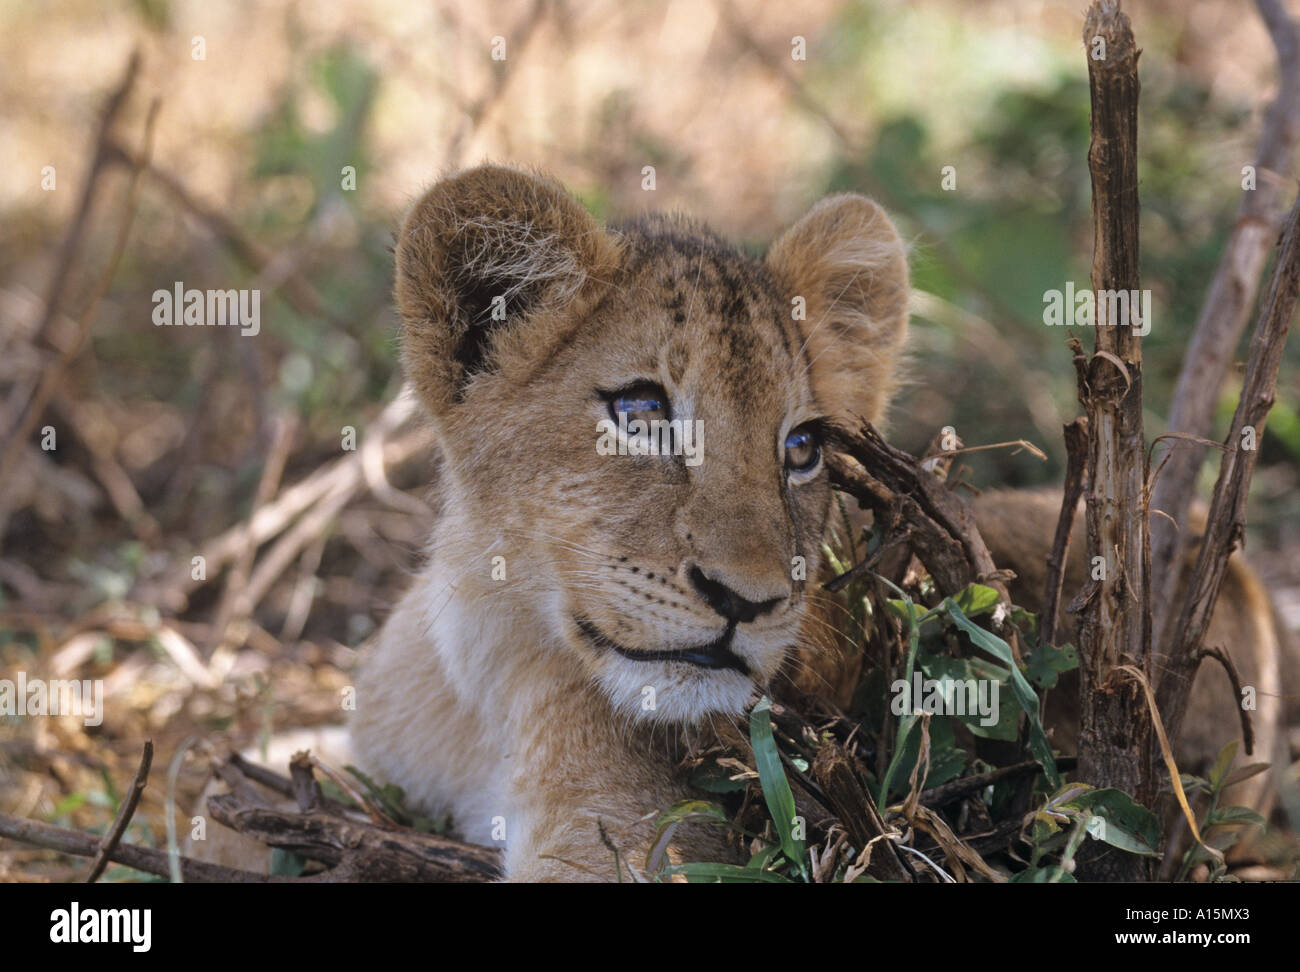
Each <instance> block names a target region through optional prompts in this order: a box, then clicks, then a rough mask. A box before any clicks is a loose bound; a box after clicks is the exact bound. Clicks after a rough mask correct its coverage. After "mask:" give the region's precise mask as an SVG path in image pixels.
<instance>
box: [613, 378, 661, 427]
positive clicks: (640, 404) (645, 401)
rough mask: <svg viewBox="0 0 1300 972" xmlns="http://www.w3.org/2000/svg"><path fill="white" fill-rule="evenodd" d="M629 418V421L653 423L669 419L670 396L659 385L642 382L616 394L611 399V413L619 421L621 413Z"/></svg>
mask: <svg viewBox="0 0 1300 972" xmlns="http://www.w3.org/2000/svg"><path fill="white" fill-rule="evenodd" d="M620 412H622V413H623V414H625V415H626V416H627V421H628V422H629V423H630V422H635V421H637V420H638V419H639V420H640V421H642V422H652V421H654V420H655V419H667V418H668V417H669V416H668V395H667V394H666V393H665V392H664V390H663V389H662V388H660V387H659V386H658V385H655V384H652V383H650V382H642V383H641V384H638V385H633V386H632V387H631V388H626V389H624V390H623V391H619V392H614V394H612V395H611V396H610V398H609V413H610V416H611V417H612V418H613V419H614V421H618V416H619V413H620Z"/></svg>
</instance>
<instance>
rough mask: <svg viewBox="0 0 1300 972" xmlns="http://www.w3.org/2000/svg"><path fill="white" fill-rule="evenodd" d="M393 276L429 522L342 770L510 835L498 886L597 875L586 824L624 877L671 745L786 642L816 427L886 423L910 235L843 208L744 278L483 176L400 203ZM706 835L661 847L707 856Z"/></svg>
mask: <svg viewBox="0 0 1300 972" xmlns="http://www.w3.org/2000/svg"><path fill="white" fill-rule="evenodd" d="M396 262H397V288H396V289H397V303H398V307H399V310H400V312H401V317H402V357H403V362H404V365H405V368H406V372H407V376H408V378H409V380H410V382H411V383H412V384H413V385H414V387H415V389H416V391H417V393H418V394H419V397H420V399H421V400H422V402H423V404H424V406H425V408H426V409H427V412H428V415H429V418H430V421H431V423H432V427H433V431H434V435H435V439H436V442H437V447H438V449H439V452H440V454H441V458H442V473H441V477H440V483H439V496H438V500H439V504H440V515H439V518H438V521H437V525H436V527H435V528H434V532H433V536H432V538H431V541H430V544H429V549H428V562H427V564H426V565H425V566H424V567H423V569H422V570H421V571H420V573H419V576H418V578H417V579H416V581H415V583H414V584H413V586H412V588H411V590H410V592H409V593H408V594H407V595H406V596H405V597H404V598H403V599H402V600H401V602H400V603H399V604H398V606H397V607H396V609H395V612H394V614H393V615H392V617H391V618H390V619H389V620H388V622H387V624H386V625H385V626H384V628H383V630H382V632H381V633H380V635H379V638H378V644H377V646H376V648H375V651H374V654H373V655H372V656H371V657H370V658H369V659H368V660H367V661H366V663H365V664H364V666H363V670H362V673H361V676H360V679H359V682H358V686H357V712H356V715H355V717H354V721H353V723H352V744H353V747H354V749H355V755H356V758H357V760H358V762H359V763H360V765H361V766H363V767H365V768H366V769H367V770H368V771H369V770H373V771H375V772H377V773H378V774H379V775H380V776H382V777H384V778H386V779H387V780H389V781H391V782H395V783H397V784H399V785H401V786H402V787H403V788H404V789H405V790H406V792H407V794H408V796H409V797H410V798H411V800H412V801H413V802H414V803H415V804H418V805H420V806H422V807H424V808H426V809H427V810H428V811H430V812H433V813H444V812H450V813H451V814H452V818H453V820H454V822H455V825H456V827H457V829H458V830H459V831H460V832H461V833H462V834H463V835H464V836H465V837H466V838H467V839H469V840H472V841H476V842H482V843H493V842H494V841H500V840H502V839H504V843H505V868H506V873H507V877H508V878H510V879H513V880H537V879H558V880H581V879H590V878H598V879H613V878H615V876H616V870H615V858H614V854H613V853H612V852H611V851H610V850H609V848H608V847H607V846H606V843H605V840H604V839H602V835H601V829H602V828H603V829H604V831H605V834H606V835H607V837H608V839H609V840H610V842H611V843H613V844H615V845H616V846H619V847H620V848H621V849H623V850H624V851H626V852H627V853H628V858H629V859H630V860H633V861H635V860H642V861H643V860H644V859H645V858H644V854H645V850H646V843H647V841H648V840H649V839H650V837H651V836H652V834H653V829H652V827H651V825H650V823H649V822H648V821H646V820H645V819H644V817H645V815H646V814H648V813H651V812H653V811H655V810H658V809H661V808H665V807H667V806H669V805H671V804H672V803H674V802H676V801H678V800H680V799H683V798H685V797H687V796H690V795H691V794H690V790H689V788H688V786H687V784H686V782H685V780H684V779H681V778H679V776H678V774H677V771H676V763H677V759H676V758H675V757H679V756H680V754H681V752H682V751H683V750H682V745H683V744H684V743H685V742H687V741H688V739H687V737H688V736H690V735H691V734H692V733H693V732H695V731H696V730H701V729H704V728H706V727H707V726H708V725H709V722H710V720H711V719H712V718H714V717H719V716H733V715H735V714H737V713H740V712H741V711H742V710H743V708H744V706H745V704H746V703H747V702H748V701H750V700H751V699H752V697H753V696H754V695H755V693H756V692H757V691H759V690H761V689H763V688H764V687H765V686H766V685H767V684H768V682H769V680H770V679H772V677H773V676H774V675H775V674H776V672H777V670H778V669H779V668H780V667H781V665H782V663H783V662H784V661H785V659H786V657H787V655H788V654H789V652H790V651H791V649H792V647H793V646H794V645H795V642H796V638H797V636H798V633H799V629H800V625H801V622H802V621H803V619H804V617H805V613H806V611H807V604H808V586H807V582H806V581H805V580H803V579H802V578H805V577H806V578H816V577H817V574H818V566H819V563H820V559H821V553H820V546H821V542H822V534H823V527H824V525H825V521H826V516H827V510H828V506H829V503H830V499H831V489H830V485H829V483H828V480H827V473H826V470H825V468H824V465H823V462H822V452H821V436H822V429H823V427H824V426H825V424H826V423H827V422H834V421H840V422H847V421H849V420H850V419H851V418H852V417H853V416H863V417H866V418H869V419H872V420H879V419H880V417H881V413H882V411H883V409H884V406H885V403H886V401H887V399H888V397H889V394H890V391H891V389H892V388H893V386H894V383H895V377H894V376H895V372H896V368H895V359H896V356H897V355H898V352H899V348H900V345H901V344H902V342H903V337H904V332H905V329H906V321H907V292H908V291H907V263H906V260H905V258H904V248H903V244H902V241H901V240H900V239H899V236H898V233H897V232H896V231H895V229H894V226H893V224H892V223H891V222H890V220H889V218H888V217H887V216H886V215H885V213H884V212H883V210H881V209H880V207H879V206H877V205H876V204H875V203H873V202H871V201H870V200H868V199H865V198H863V197H861V196H855V195H841V196H834V197H832V198H829V199H825V200H823V201H822V202H820V203H819V204H818V205H816V206H815V207H814V208H813V209H812V211H811V212H809V213H808V214H807V215H806V216H804V217H803V218H802V219H801V220H800V221H799V222H798V223H796V224H795V225H794V226H793V227H792V228H790V229H789V230H788V231H787V232H786V233H785V234H784V235H783V236H782V237H781V238H780V239H779V240H777V241H776V243H775V244H774V245H773V246H772V248H771V250H770V252H769V253H768V255H767V257H766V258H765V259H763V260H761V261H760V260H754V259H751V258H749V257H746V256H743V255H741V254H740V253H739V252H737V251H736V250H734V249H732V248H731V247H730V246H728V245H727V244H725V243H724V242H723V241H722V240H720V239H718V238H717V237H716V236H714V235H713V234H712V233H710V232H709V231H708V230H706V229H705V228H703V227H702V226H699V225H696V224H693V223H690V222H687V221H684V220H680V219H668V218H663V217H647V218H645V219H642V220H638V221H635V222H632V223H629V224H626V225H622V226H618V227H615V228H608V229H607V228H604V227H602V226H600V225H599V224H597V222H596V221H595V220H594V219H593V218H592V217H591V216H590V215H589V214H588V213H587V212H586V210H585V209H584V208H583V207H582V206H581V205H579V204H578V203H577V202H576V201H575V200H574V199H573V198H571V197H570V196H569V195H567V194H566V193H565V192H564V191H563V190H562V189H561V188H560V187H559V186H558V185H556V184H555V183H553V182H551V181H549V180H547V179H545V178H541V177H538V176H535V175H532V174H529V173H525V172H521V171H518V170H515V169H510V168H503V167H499V166H484V167H481V168H477V169H472V170H469V171H466V172H463V173H461V174H459V175H456V176H454V177H451V178H448V179H446V180H444V181H442V182H440V183H438V184H437V185H435V186H434V187H433V188H432V189H431V190H429V192H428V193H427V194H426V195H425V196H424V198H423V199H421V200H420V201H419V202H418V203H417V204H416V206H415V207H414V209H413V210H412V211H411V212H410V214H409V215H408V216H407V218H406V220H405V223H404V225H403V227H402V230H401V234H400V238H399V241H398V244H397V259H396ZM688 435H689V436H690V439H691V441H690V442H689V443H687V442H686V441H685V440H686V439H687V437H688ZM687 445H689V446H690V448H689V449H687V448H686V446H687ZM679 446H680V448H679ZM719 829H720V828H710V827H703V826H701V827H696V828H685V827H684V828H682V829H681V830H680V831H679V834H680V839H679V840H678V841H677V843H676V845H675V846H673V847H672V848H670V852H669V853H670V856H671V857H672V858H678V857H679V855H680V856H682V857H685V858H688V859H715V860H716V859H718V856H719V855H720V854H724V853H726V852H725V850H724V849H723V847H722V844H721V841H720V837H719V836H718V833H717V831H718V830H719ZM497 846H499V844H498V845H497ZM638 853H639V854H640V857H638V856H637V855H638ZM625 876H626V875H625Z"/></svg>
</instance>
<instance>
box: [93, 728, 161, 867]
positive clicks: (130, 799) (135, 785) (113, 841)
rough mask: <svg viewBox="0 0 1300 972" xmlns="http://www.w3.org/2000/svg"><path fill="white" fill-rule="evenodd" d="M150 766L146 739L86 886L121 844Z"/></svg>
mask: <svg viewBox="0 0 1300 972" xmlns="http://www.w3.org/2000/svg"><path fill="white" fill-rule="evenodd" d="M152 765H153V740H152V739H146V740H145V744H144V751H143V752H142V753H141V754H140V766H139V767H138V768H137V769H136V771H135V778H134V779H132V780H131V789H130V790H129V791H127V795H126V799H125V800H123V801H122V807H121V809H120V810H118V812H117V819H116V820H114V821H113V826H112V827H110V828H109V829H108V833H107V834H106V835H105V836H104V840H103V842H102V843H101V844H100V847H99V853H98V854H96V855H95V861H94V863H93V864H91V865H90V872H89V873H88V874H87V875H86V883H87V884H94V883H95V882H96V881H98V880H99V878H100V875H102V874H103V873H104V868H106V867H108V860H109V857H110V856H111V855H112V853H113V850H114V849H115V848H116V847H117V845H118V844H120V843H121V842H122V835H123V834H124V833H126V828H127V826H128V825H129V824H130V823H131V818H132V817H133V816H135V808H136V807H138V806H139V805H140V797H141V795H142V794H143V793H144V788H145V785H146V784H147V783H148V782H149V768H150V767H151V766H152Z"/></svg>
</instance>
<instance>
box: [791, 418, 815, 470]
mask: <svg viewBox="0 0 1300 972" xmlns="http://www.w3.org/2000/svg"><path fill="white" fill-rule="evenodd" d="M821 457H822V448H821V443H819V442H818V441H817V433H816V431H815V430H813V429H811V428H809V427H807V426H803V427H801V428H797V429H793V430H791V432H790V434H789V435H787V436H786V437H785V468H786V469H788V470H789V471H790V472H808V471H809V470H810V469H812V468H814V467H815V466H816V465H817V463H818V462H820V461H821Z"/></svg>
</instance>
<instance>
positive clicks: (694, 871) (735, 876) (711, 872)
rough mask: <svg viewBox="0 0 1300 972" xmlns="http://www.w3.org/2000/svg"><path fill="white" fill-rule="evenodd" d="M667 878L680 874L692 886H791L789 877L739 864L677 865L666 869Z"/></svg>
mask: <svg viewBox="0 0 1300 972" xmlns="http://www.w3.org/2000/svg"><path fill="white" fill-rule="evenodd" d="M664 874H665V876H672V875H674V874H680V875H682V876H683V877H685V878H686V880H687V881H688V882H689V883H691V884H704V883H716V884H790V883H792V882H791V881H790V879H789V878H788V877H785V876H784V875H781V874H777V873H776V872H775V871H760V870H758V869H756V868H747V867H741V866H740V865H739V864H705V863H700V864H676V865H674V866H673V867H668V868H664Z"/></svg>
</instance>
